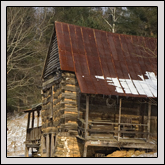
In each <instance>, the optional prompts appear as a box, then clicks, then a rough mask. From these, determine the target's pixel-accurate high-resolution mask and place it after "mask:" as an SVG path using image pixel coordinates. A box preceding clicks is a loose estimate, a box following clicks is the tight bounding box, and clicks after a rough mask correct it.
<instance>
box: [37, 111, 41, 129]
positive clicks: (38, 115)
mask: <svg viewBox="0 0 165 165" xmlns="http://www.w3.org/2000/svg"><path fill="white" fill-rule="evenodd" d="M39 117H40V111H37V127H39Z"/></svg>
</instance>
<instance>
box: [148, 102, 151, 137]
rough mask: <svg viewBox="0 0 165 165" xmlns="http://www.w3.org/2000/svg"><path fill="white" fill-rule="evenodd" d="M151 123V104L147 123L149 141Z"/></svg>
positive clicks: (149, 104)
mask: <svg viewBox="0 0 165 165" xmlns="http://www.w3.org/2000/svg"><path fill="white" fill-rule="evenodd" d="M150 121H151V103H150V102H149V103H148V121H147V125H148V137H147V139H148V140H149V137H150V135H149V134H150Z"/></svg>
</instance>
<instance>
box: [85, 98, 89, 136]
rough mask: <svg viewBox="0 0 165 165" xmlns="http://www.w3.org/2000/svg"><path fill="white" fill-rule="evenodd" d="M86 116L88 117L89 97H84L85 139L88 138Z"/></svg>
mask: <svg viewBox="0 0 165 165" xmlns="http://www.w3.org/2000/svg"><path fill="white" fill-rule="evenodd" d="M88 116H89V96H88V95H87V96H86V114H85V139H86V138H87V136H88V132H87V129H88Z"/></svg>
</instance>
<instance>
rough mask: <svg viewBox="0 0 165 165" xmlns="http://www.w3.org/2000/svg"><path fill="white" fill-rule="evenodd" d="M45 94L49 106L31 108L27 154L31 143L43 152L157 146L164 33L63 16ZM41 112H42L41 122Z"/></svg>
mask: <svg viewBox="0 0 165 165" xmlns="http://www.w3.org/2000/svg"><path fill="white" fill-rule="evenodd" d="M41 96H42V104H40V105H38V106H36V107H35V108H33V109H31V110H28V111H26V112H27V113H28V114H29V117H28V124H27V137H26V142H25V145H26V146H25V154H26V156H28V150H29V148H36V149H37V152H38V153H39V155H40V156H41V157H97V156H98V155H107V154H109V153H110V152H111V151H112V150H113V149H115V148H118V149H123V148H125V149H130V148H133V149H147V150H150V149H151V150H152V149H155V148H157V144H156V143H153V140H152V139H153V138H156V137H157V39H155V38H145V37H141V36H133V35H125V34H116V33H111V32H106V31H102V30H97V29H92V28H87V27H81V26H76V25H72V24H67V23H62V22H57V21H56V22H55V26H54V31H53V35H52V38H51V40H50V46H49V49H48V53H47V56H46V60H45V63H44V69H43V73H42V90H41ZM34 111H37V112H38V117H39V116H40V115H41V118H42V126H40V127H39V126H38V125H37V127H36V128H34V127H33V123H34ZM40 112H41V113H40ZM30 113H32V122H31V123H32V124H31V126H32V127H31V128H29V122H30ZM34 129H35V130H34ZM36 132H37V133H36Z"/></svg>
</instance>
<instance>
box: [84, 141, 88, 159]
mask: <svg viewBox="0 0 165 165" xmlns="http://www.w3.org/2000/svg"><path fill="white" fill-rule="evenodd" d="M87 147H88V146H87V142H85V144H84V153H83V157H87Z"/></svg>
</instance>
